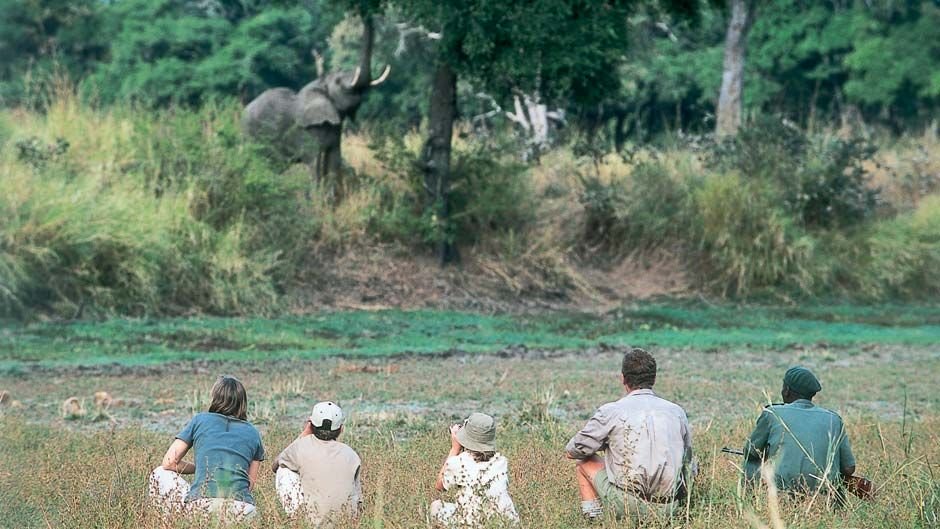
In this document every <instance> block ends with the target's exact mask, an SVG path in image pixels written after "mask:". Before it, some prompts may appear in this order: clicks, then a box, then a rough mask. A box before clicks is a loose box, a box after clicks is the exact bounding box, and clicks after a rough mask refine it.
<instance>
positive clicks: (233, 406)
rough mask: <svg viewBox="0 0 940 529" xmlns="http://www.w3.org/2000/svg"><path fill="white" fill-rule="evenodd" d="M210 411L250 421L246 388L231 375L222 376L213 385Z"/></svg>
mask: <svg viewBox="0 0 940 529" xmlns="http://www.w3.org/2000/svg"><path fill="white" fill-rule="evenodd" d="M209 411H210V412H211V413H218V414H220V415H228V416H229V417H235V418H236V419H241V420H243V421H245V420H248V394H247V393H246V392H245V386H244V385H242V383H241V382H240V381H239V380H238V379H237V378H235V377H233V376H231V375H221V376H220V377H219V379H218V380H216V381H215V384H213V385H212V402H210V403H209Z"/></svg>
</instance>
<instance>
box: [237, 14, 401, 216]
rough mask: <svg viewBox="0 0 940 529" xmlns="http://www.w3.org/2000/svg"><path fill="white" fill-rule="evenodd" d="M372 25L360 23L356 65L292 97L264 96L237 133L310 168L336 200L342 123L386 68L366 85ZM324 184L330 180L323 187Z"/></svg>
mask: <svg viewBox="0 0 940 529" xmlns="http://www.w3.org/2000/svg"><path fill="white" fill-rule="evenodd" d="M372 33H373V31H372V23H371V20H367V21H366V22H365V23H364V31H363V46H362V50H361V53H360V64H359V66H358V67H357V68H356V69H355V70H341V71H336V72H331V73H329V74H327V75H325V76H321V77H320V78H318V79H317V80H315V81H313V82H311V83H309V84H307V85H306V86H304V87H303V88H301V89H300V91H299V92H294V91H293V90H291V89H289V88H272V89H269V90H266V91H264V92H263V93H262V94H261V95H259V96H258V97H256V98H255V99H254V100H253V101H252V102H251V103H249V104H248V106H247V107H245V111H244V114H243V117H242V127H243V129H244V131H245V133H246V134H248V136H249V137H251V138H252V139H254V140H255V141H258V142H261V143H264V144H267V145H270V146H271V147H272V148H273V149H274V151H275V152H276V153H277V154H278V155H280V156H283V157H284V158H286V159H288V160H291V161H297V162H303V163H306V164H309V165H311V166H312V168H313V175H314V178H315V180H316V181H317V182H319V183H320V184H331V185H332V186H333V187H334V189H333V192H334V194H335V195H336V198H337V199H340V198H341V196H342V193H343V182H342V154H341V153H342V151H341V139H342V131H343V122H344V121H345V120H346V119H347V118H351V119H354V118H355V114H356V110H357V109H358V108H359V105H360V104H362V98H363V97H364V95H365V93H366V92H367V91H368V90H369V89H370V88H372V87H374V86H377V85H379V84H381V83H382V82H384V81H385V79H386V78H387V77H388V74H389V71H390V68H389V67H388V66H386V67H385V70H384V72H383V73H382V75H381V76H379V78H377V79H374V80H373V79H371V62H372ZM326 180H330V181H329V182H326Z"/></svg>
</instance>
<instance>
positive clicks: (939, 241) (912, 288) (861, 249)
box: [836, 195, 940, 299]
mask: <svg viewBox="0 0 940 529" xmlns="http://www.w3.org/2000/svg"><path fill="white" fill-rule="evenodd" d="M848 242H849V244H847V245H846V247H844V248H842V250H843V251H844V252H845V253H843V254H842V255H841V256H839V255H838V254H836V257H837V258H841V259H842V260H843V264H842V266H843V268H840V269H839V272H840V276H841V277H838V279H841V281H842V285H843V287H844V288H847V289H851V290H852V291H854V292H855V293H856V294H861V295H862V296H865V297H868V298H870V299H884V298H888V297H905V298H910V299H932V298H933V297H934V296H935V295H936V293H937V292H940V273H938V270H940V195H932V196H930V197H928V198H926V199H924V200H923V201H922V202H921V203H920V205H919V206H918V208H917V209H916V210H915V211H913V212H911V213H907V214H904V215H901V216H899V217H898V218H896V219H892V220H889V221H885V222H880V223H877V224H875V225H873V226H871V227H870V228H869V229H868V230H865V231H864V232H862V233H861V234H859V235H857V236H856V237H855V238H854V239H852V240H850V241H848ZM845 256H850V257H851V258H850V259H846V258H845Z"/></svg>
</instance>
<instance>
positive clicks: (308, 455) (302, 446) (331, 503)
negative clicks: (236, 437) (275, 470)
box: [278, 435, 362, 524]
mask: <svg viewBox="0 0 940 529" xmlns="http://www.w3.org/2000/svg"><path fill="white" fill-rule="evenodd" d="M278 460H279V462H280V465H281V466H282V467H285V468H287V469H289V470H293V471H294V472H297V473H298V474H299V475H300V484H301V489H302V490H303V493H304V506H303V507H304V508H305V509H306V511H307V514H308V515H309V517H310V521H311V522H313V523H314V524H319V523H321V522H323V521H325V520H328V519H329V518H330V517H331V516H332V515H338V516H339V517H343V516H356V515H358V514H359V508H360V505H361V503H362V484H361V483H360V481H359V468H360V466H361V464H362V462H361V461H360V459H359V455H358V454H356V452H355V451H354V450H353V449H352V448H350V447H349V446H347V445H345V444H343V443H341V442H339V441H323V440H320V439H317V437H316V436H314V435H306V436H304V437H300V438H298V439H297V440H295V441H294V442H293V443H291V444H290V445H289V446H288V447H287V448H285V449H284V451H283V452H281V455H279V456H278Z"/></svg>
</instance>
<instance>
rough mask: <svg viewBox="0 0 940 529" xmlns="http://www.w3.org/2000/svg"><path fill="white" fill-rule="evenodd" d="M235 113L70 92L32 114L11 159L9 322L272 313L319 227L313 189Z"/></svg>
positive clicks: (5, 280) (3, 282) (3, 167)
mask: <svg viewBox="0 0 940 529" xmlns="http://www.w3.org/2000/svg"><path fill="white" fill-rule="evenodd" d="M235 110H236V109H235V108H233V107H232V106H231V105H217V106H212V107H207V108H206V110H205V111H203V112H202V113H186V112H180V113H174V112H162V113H144V112H138V111H132V110H127V109H116V110H114V111H111V112H96V111H92V110H91V109H89V108H87V107H82V106H81V105H79V104H78V103H77V101H76V100H75V99H74V98H71V97H68V96H64V97H63V98H62V99H60V100H58V101H57V102H55V103H54V104H52V105H51V106H50V107H49V110H48V112H47V113H46V114H44V115H38V114H35V115H30V114H22V115H21V117H23V118H26V119H25V122H23V123H21V124H20V125H18V126H17V127H16V129H15V130H14V134H13V138H12V141H10V142H8V143H9V144H11V146H12V148H6V149H4V150H3V151H2V155H0V175H2V177H0V217H2V218H3V219H4V222H3V223H2V224H0V313H2V314H3V315H4V316H25V315H29V314H30V313H32V312H33V311H35V310H39V311H42V312H48V313H53V314H60V315H67V316H72V315H75V314H86V315H87V314H96V313H110V312H120V313H125V314H154V313H180V312H189V311H206V312H213V313H241V312H259V311H260V312H265V311H268V310H271V309H272V308H273V307H274V306H275V305H276V303H277V292H276V290H277V285H278V284H279V283H280V282H282V281H283V280H285V279H286V278H287V277H290V276H291V274H292V266H293V265H294V263H293V262H292V261H291V259H292V258H294V257H296V256H295V255H292V253H296V251H293V252H292V250H291V249H293V248H296V247H297V245H296V244H292V243H294V242H296V240H301V241H302V240H305V239H307V238H309V236H310V235H309V233H310V232H312V231H314V230H315V223H314V222H312V221H307V220H306V219H307V216H306V215H304V214H303V212H302V211H300V210H301V209H302V208H303V202H302V201H301V200H298V199H297V195H298V194H299V193H297V192H296V189H298V187H299V186H300V185H301V184H300V183H299V182H297V181H294V182H291V181H284V180H283V179H281V178H280V176H279V175H278V173H276V172H275V171H273V170H272V169H271V168H268V166H267V163H266V162H265V161H264V159H263V158H261V157H259V156H257V155H255V154H254V149H253V147H252V146H251V145H250V144H245V143H243V142H242V141H241V140H240V139H238V136H237V135H236V134H237V133H236V130H235V128H236V127H237V120H236V119H235V117H236V116H237V112H236V111H235ZM301 248H303V246H301ZM285 249H286V250H285ZM301 251H302V250H301Z"/></svg>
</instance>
